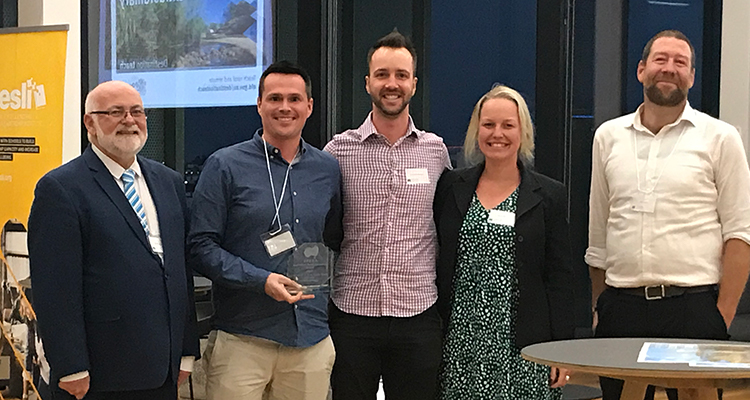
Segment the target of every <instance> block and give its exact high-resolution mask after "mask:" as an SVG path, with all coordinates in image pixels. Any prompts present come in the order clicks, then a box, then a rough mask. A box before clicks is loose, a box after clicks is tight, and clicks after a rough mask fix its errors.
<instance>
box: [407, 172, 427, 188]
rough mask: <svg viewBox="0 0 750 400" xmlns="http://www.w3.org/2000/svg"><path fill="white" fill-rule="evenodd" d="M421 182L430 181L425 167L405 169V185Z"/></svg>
mask: <svg viewBox="0 0 750 400" xmlns="http://www.w3.org/2000/svg"><path fill="white" fill-rule="evenodd" d="M423 183H430V174H428V173H427V168H407V169H406V184H407V185H419V184H423Z"/></svg>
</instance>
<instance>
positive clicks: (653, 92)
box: [644, 85, 687, 107]
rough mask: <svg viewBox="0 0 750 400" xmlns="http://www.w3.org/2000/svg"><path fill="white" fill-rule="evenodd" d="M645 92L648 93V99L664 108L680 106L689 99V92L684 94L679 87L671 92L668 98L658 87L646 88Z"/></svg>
mask: <svg viewBox="0 0 750 400" xmlns="http://www.w3.org/2000/svg"><path fill="white" fill-rule="evenodd" d="M644 92H645V93H646V97H648V99H649V100H651V102H652V103H654V104H656V105H657V106H663V107H674V106H678V105H680V103H682V102H683V101H684V100H685V99H686V98H687V91H684V92H683V91H682V89H680V88H679V87H678V88H677V89H675V90H673V91H671V92H669V94H668V95H666V96H665V95H664V94H663V93H662V91H661V90H659V88H658V87H656V85H651V86H648V87H646V90H645V91H644Z"/></svg>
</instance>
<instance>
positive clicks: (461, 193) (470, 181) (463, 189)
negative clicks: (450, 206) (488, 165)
mask: <svg viewBox="0 0 750 400" xmlns="http://www.w3.org/2000/svg"><path fill="white" fill-rule="evenodd" d="M482 171H484V163H482V164H480V165H477V166H475V167H473V168H469V169H467V170H465V171H463V173H462V174H461V179H460V180H458V181H457V182H456V183H455V190H454V191H453V193H454V195H455V200H456V205H457V206H458V210H459V211H460V212H461V215H466V213H467V212H468V211H469V206H471V199H473V198H474V192H475V191H476V190H477V185H478V184H479V177H480V176H481V175H482Z"/></svg>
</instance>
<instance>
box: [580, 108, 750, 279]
mask: <svg viewBox="0 0 750 400" xmlns="http://www.w3.org/2000/svg"><path fill="white" fill-rule="evenodd" d="M642 107H643V106H641V107H640V108H639V109H638V110H636V112H635V113H633V114H629V115H625V116H623V117H620V118H616V119H613V120H610V121H607V122H605V123H604V124H602V125H601V126H600V127H599V129H597V131H596V135H595V136H594V144H593V149H592V153H593V156H592V166H591V197H590V216H589V247H588V249H587V250H586V263H587V264H588V265H590V266H592V267H596V268H601V269H604V270H605V271H606V283H607V284H608V285H609V286H613V287H640V286H648V285H659V284H664V285H677V286H698V285H708V284H716V283H718V282H719V279H720V278H721V256H722V251H723V245H724V242H726V241H727V240H729V239H740V240H743V241H745V242H748V243H750V171H749V170H748V163H747V158H746V156H745V151H744V148H743V145H742V141H741V139H740V135H739V132H737V129H735V128H734V127H732V126H731V125H729V124H727V123H725V122H722V121H719V120H717V119H715V118H712V117H710V116H708V115H706V114H704V113H701V112H699V111H696V110H694V109H692V108H691V107H690V104H686V105H685V109H684V110H683V113H682V115H681V116H680V118H678V119H677V121H675V122H674V123H672V124H669V125H666V126H664V127H663V128H662V129H661V130H660V131H659V132H658V133H657V134H653V133H652V132H650V131H649V130H648V129H647V128H646V127H644V126H643V124H642V123H641V112H642Z"/></svg>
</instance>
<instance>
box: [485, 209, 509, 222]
mask: <svg viewBox="0 0 750 400" xmlns="http://www.w3.org/2000/svg"><path fill="white" fill-rule="evenodd" d="M487 222H489V223H490V224H495V225H507V226H513V225H515V224H516V214H515V213H512V212H508V211H501V210H490V216H489V217H488V218H487Z"/></svg>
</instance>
